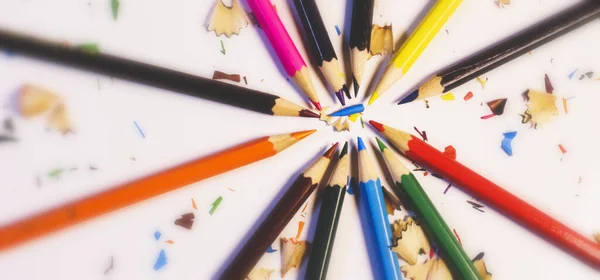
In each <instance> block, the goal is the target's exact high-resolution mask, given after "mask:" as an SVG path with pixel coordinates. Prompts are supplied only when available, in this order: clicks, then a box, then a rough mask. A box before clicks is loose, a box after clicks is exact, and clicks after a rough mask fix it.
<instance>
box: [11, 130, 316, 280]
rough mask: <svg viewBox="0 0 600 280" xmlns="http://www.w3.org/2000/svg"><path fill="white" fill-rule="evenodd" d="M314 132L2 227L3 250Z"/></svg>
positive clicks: (201, 161) (232, 152) (206, 160)
mask: <svg viewBox="0 0 600 280" xmlns="http://www.w3.org/2000/svg"><path fill="white" fill-rule="evenodd" d="M314 132H315V130H309V131H301V132H295V133H291V134H281V135H275V136H270V137H262V138H258V139H256V140H253V141H250V142H248V143H245V144H242V145H239V146H235V147H233V148H230V149H227V150H224V151H221V152H218V153H215V154H213V155H210V156H207V157H201V158H198V159H195V160H192V161H190V162H187V163H184V164H181V165H178V166H175V167H172V168H170V169H167V170H164V171H161V172H158V173H156V174H153V175H150V176H147V177H144V178H141V179H138V180H135V181H132V182H129V183H125V184H123V185H120V186H117V187H114V188H111V189H109V190H107V191H104V192H101V193H98V194H95V195H91V196H88V197H85V198H82V199H79V200H76V201H73V202H70V203H67V204H65V205H62V206H59V207H56V208H54V209H50V210H46V211H44V212H41V213H38V214H34V215H33V216H30V217H27V218H24V219H22V220H19V221H15V222H12V223H9V224H6V225H3V226H0V251H2V250H5V249H8V248H10V247H13V246H16V245H19V244H21V243H24V242H26V241H30V240H32V239H34V238H38V237H42V236H44V235H48V234H51V233H53V232H56V231H59V230H61V229H64V228H67V227H69V226H73V225H76V224H78V223H81V222H84V221H87V220H90V219H93V218H96V217H98V216H101V215H103V214H106V213H110V212H113V211H115V210H118V209H121V208H124V207H127V206H130V205H133V204H136V203H138V202H142V201H144V200H147V199H150V198H153V197H156V196H158V195H161V194H164V193H167V192H170V191H173V190H176V189H179V188H181V187H184V186H186V185H189V184H192V183H195V182H197V181H200V180H203V179H206V178H210V177H213V176H215V175H218V174H221V173H224V172H227V171H230V170H233V169H236V168H239V167H242V166H245V165H248V164H251V163H253V162H256V161H259V160H262V159H265V158H268V157H271V156H273V155H275V154H277V153H279V152H281V151H283V150H285V149H286V148H288V147H289V146H291V145H293V144H295V143H296V142H298V141H300V140H301V139H303V138H305V137H307V136H308V135H310V134H312V133H314ZM248 272H249V270H248Z"/></svg>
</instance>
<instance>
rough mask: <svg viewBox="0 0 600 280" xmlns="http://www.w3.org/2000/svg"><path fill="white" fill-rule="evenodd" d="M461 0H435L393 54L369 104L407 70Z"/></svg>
mask: <svg viewBox="0 0 600 280" xmlns="http://www.w3.org/2000/svg"><path fill="white" fill-rule="evenodd" d="M461 3H462V0H437V1H436V2H435V4H434V5H433V7H432V8H431V9H430V10H429V12H428V13H427V15H426V16H425V18H424V19H423V20H422V21H421V23H419V25H418V26H417V28H416V29H415V31H414V32H413V33H412V34H411V35H410V36H409V37H408V39H407V40H406V41H405V42H404V44H402V46H401V47H400V49H399V50H398V51H397V52H396V53H395V54H394V56H393V58H392V59H391V60H390V62H389V63H388V65H387V66H386V68H385V71H384V72H383V75H382V76H381V79H380V80H379V83H378V84H377V86H376V88H375V91H373V93H372V94H371V98H370V99H369V105H370V104H373V102H375V100H377V99H378V98H379V96H381V95H382V94H384V93H385V92H386V91H387V90H388V89H389V88H390V87H391V86H392V85H393V84H394V83H396V82H397V81H398V80H399V79H400V78H402V76H404V75H405V74H406V72H408V70H409V69H410V68H411V67H412V65H413V64H414V63H415V61H417V59H418V58H419V56H420V55H421V53H422V52H423V51H424V50H425V48H427V46H428V45H429V43H430V42H431V41H432V40H433V38H434V37H435V35H436V34H437V33H438V32H439V31H440V29H441V28H442V26H444V24H445V23H446V22H447V21H448V19H449V18H450V16H451V15H452V14H453V13H454V11H456V9H457V8H458V6H460V4H461Z"/></svg>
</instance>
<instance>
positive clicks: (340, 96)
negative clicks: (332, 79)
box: [335, 89, 346, 106]
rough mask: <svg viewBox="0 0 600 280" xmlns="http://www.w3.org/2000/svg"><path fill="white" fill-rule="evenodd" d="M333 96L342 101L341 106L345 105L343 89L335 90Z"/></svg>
mask: <svg viewBox="0 0 600 280" xmlns="http://www.w3.org/2000/svg"><path fill="white" fill-rule="evenodd" d="M335 96H336V97H337V99H338V100H339V101H340V103H342V106H346V100H345V99H344V90H343V89H340V90H339V91H336V92H335Z"/></svg>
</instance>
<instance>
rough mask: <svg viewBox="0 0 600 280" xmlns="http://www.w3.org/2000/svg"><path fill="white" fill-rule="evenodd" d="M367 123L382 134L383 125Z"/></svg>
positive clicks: (372, 122) (374, 122)
mask: <svg viewBox="0 0 600 280" xmlns="http://www.w3.org/2000/svg"><path fill="white" fill-rule="evenodd" d="M369 123H370V124H371V125H372V126H373V127H374V128H375V129H377V130H379V132H383V131H384V130H385V128H383V124H381V123H378V122H376V121H369Z"/></svg>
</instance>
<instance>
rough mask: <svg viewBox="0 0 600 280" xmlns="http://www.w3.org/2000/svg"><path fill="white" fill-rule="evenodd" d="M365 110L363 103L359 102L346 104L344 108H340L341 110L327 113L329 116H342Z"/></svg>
mask: <svg viewBox="0 0 600 280" xmlns="http://www.w3.org/2000/svg"><path fill="white" fill-rule="evenodd" d="M364 110H365V105H363V104H362V103H361V104H356V105H352V106H348V107H346V108H342V109H341V110H339V111H337V112H333V113H331V114H329V116H330V117H343V116H350V115H353V114H356V113H362V112H363V111H364Z"/></svg>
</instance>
